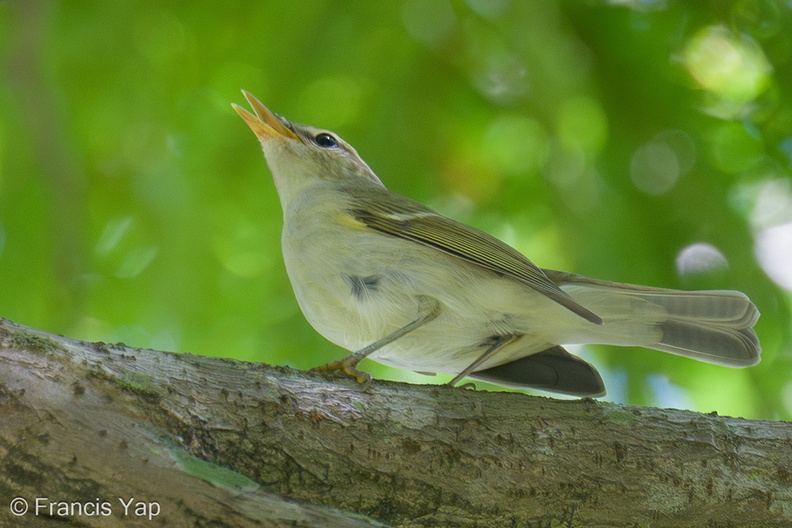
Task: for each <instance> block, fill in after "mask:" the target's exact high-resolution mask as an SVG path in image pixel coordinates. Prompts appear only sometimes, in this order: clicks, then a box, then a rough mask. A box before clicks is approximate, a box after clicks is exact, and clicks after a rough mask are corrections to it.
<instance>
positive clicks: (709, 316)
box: [546, 270, 761, 367]
mask: <svg viewBox="0 0 792 528" xmlns="http://www.w3.org/2000/svg"><path fill="white" fill-rule="evenodd" d="M546 273H548V277H550V278H551V280H554V281H555V282H556V284H558V285H559V286H561V287H562V288H563V289H564V290H566V291H567V292H568V293H569V294H570V295H572V297H573V298H575V299H576V300H577V301H578V302H580V304H582V305H583V306H586V307H587V308H589V309H590V310H592V311H593V312H594V313H596V314H597V315H599V316H600V317H602V319H603V320H604V321H605V323H604V324H603V325H602V327H601V331H597V330H596V329H592V330H590V331H589V332H590V335H589V339H590V340H589V341H588V342H591V343H594V342H600V343H603V344H615V345H636V346H644V347H647V348H653V349H656V350H661V351H663V352H668V353H671V354H676V355H680V356H685V357H689V358H692V359H696V360H699V361H705V362H707V363H715V364H718V365H724V366H729V367H748V366H751V365H755V364H756V363H758V362H759V356H760V353H761V346H760V345H759V339H758V338H757V336H756V333H755V332H754V330H753V325H754V324H755V323H756V321H757V319H758V318H759V311H758V310H757V309H756V306H755V305H754V304H753V303H752V302H751V300H750V299H749V298H748V297H747V296H746V295H745V294H743V293H740V292H737V291H731V290H711V291H690V292H689V291H680V290H669V289H661V288H651V287H647V286H634V285H631V284H621V283H616V282H607V281H600V280H597V279H590V278H588V277H583V276H580V275H574V274H571V273H562V272H555V271H550V270H548V271H546Z"/></svg>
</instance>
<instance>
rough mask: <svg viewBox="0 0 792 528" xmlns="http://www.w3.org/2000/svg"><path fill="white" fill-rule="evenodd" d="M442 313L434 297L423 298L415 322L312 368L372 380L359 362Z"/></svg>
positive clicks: (363, 381) (364, 381) (313, 370)
mask: <svg viewBox="0 0 792 528" xmlns="http://www.w3.org/2000/svg"><path fill="white" fill-rule="evenodd" d="M438 315H440V305H439V303H438V302H437V301H435V300H434V299H428V298H422V299H421V304H420V305H419V316H418V318H417V319H415V320H414V321H413V322H411V323H409V324H407V325H405V326H403V327H401V328H399V329H398V330H395V331H393V332H391V333H390V334H388V335H386V336H385V337H383V338H382V339H380V340H378V341H375V342H373V343H371V344H370V345H368V346H366V347H364V348H361V349H360V350H358V351H357V352H353V353H351V354H349V355H348V356H347V357H345V358H344V359H340V360H338V361H331V362H330V363H325V364H324V365H321V366H319V367H316V368H313V369H311V371H312V372H341V373H343V374H346V375H347V376H349V377H352V378H355V379H356V380H357V382H358V383H367V382H369V381H371V374H368V373H367V372H360V371H359V370H358V369H357V365H358V363H360V362H361V361H362V360H363V359H365V358H366V357H368V356H369V355H370V354H371V353H372V352H375V351H377V350H379V349H380V348H382V347H384V346H385V345H389V344H390V343H393V342H394V341H396V340H397V339H399V338H400V337H402V336H405V335H407V334H409V333H410V332H412V331H413V330H415V329H416V328H419V327H421V326H423V325H425V324H426V323H428V322H429V321H431V320H433V319H434V318H436V317H437V316H438Z"/></svg>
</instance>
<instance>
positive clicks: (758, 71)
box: [683, 26, 771, 104]
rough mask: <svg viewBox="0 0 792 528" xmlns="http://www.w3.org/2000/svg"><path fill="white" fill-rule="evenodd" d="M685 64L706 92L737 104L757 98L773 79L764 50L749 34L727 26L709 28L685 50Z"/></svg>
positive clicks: (696, 37) (701, 32)
mask: <svg viewBox="0 0 792 528" xmlns="http://www.w3.org/2000/svg"><path fill="white" fill-rule="evenodd" d="M683 55H684V63H685V66H686V67H687V69H688V71H689V72H690V74H691V75H692V76H693V78H694V79H695V80H696V82H698V83H699V85H701V87H702V88H704V89H705V90H707V91H709V92H711V93H713V94H715V95H717V96H718V97H722V98H725V99H728V100H730V101H731V102H734V103H738V104H740V103H747V102H749V101H751V100H753V99H754V98H756V97H757V96H758V95H759V94H760V93H762V91H763V90H764V89H765V87H766V86H767V84H768V82H769V79H770V71H771V67H770V64H769V63H768V62H767V59H766V58H765V55H764V53H763V51H762V48H761V47H759V45H758V44H757V43H756V42H755V41H754V40H753V39H751V38H750V37H748V36H747V35H744V34H743V35H735V34H734V33H732V32H731V31H729V30H728V29H726V28H725V27H723V26H709V27H706V28H704V29H702V30H701V31H699V32H698V33H697V34H696V35H694V36H693V37H692V38H691V39H690V40H689V41H688V43H687V46H686V47H685V51H684V53H683Z"/></svg>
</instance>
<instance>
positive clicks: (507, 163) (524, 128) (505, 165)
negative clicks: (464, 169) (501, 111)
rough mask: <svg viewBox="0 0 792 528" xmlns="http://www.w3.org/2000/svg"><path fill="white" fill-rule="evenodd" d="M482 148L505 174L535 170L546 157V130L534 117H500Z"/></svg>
mask: <svg viewBox="0 0 792 528" xmlns="http://www.w3.org/2000/svg"><path fill="white" fill-rule="evenodd" d="M484 149H485V151H486V152H488V153H489V154H490V155H491V156H492V157H493V158H494V162H495V163H496V164H497V166H498V169H499V170H500V171H501V172H503V173H504V174H505V175H516V174H524V173H526V172H538V171H539V169H540V168H541V167H542V165H543V164H544V162H545V160H546V159H547V154H548V138H547V133H546V132H545V130H544V128H543V127H542V125H541V124H539V122H538V121H536V120H534V119H530V118H527V117H522V116H516V115H504V116H500V117H497V118H496V119H494V120H493V121H492V123H491V124H490V126H489V128H488V129H487V131H486V133H485V135H484Z"/></svg>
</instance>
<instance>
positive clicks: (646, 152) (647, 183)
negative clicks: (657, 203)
mask: <svg viewBox="0 0 792 528" xmlns="http://www.w3.org/2000/svg"><path fill="white" fill-rule="evenodd" d="M679 175H680V170H679V161H678V160H677V157H676V154H675V153H674V151H673V150H672V149H671V147H669V146H668V145H666V144H665V143H661V142H655V141H653V142H650V143H647V144H645V145H642V146H641V147H639V148H638V150H636V151H635V154H633V157H632V160H631V161H630V178H631V179H632V181H633V183H634V184H635V186H636V187H638V188H639V189H640V190H641V191H643V192H645V193H646V194H651V195H660V194H665V193H667V192H668V191H670V190H671V188H672V187H673V186H674V184H675V183H676V181H677V179H678V178H679Z"/></svg>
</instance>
